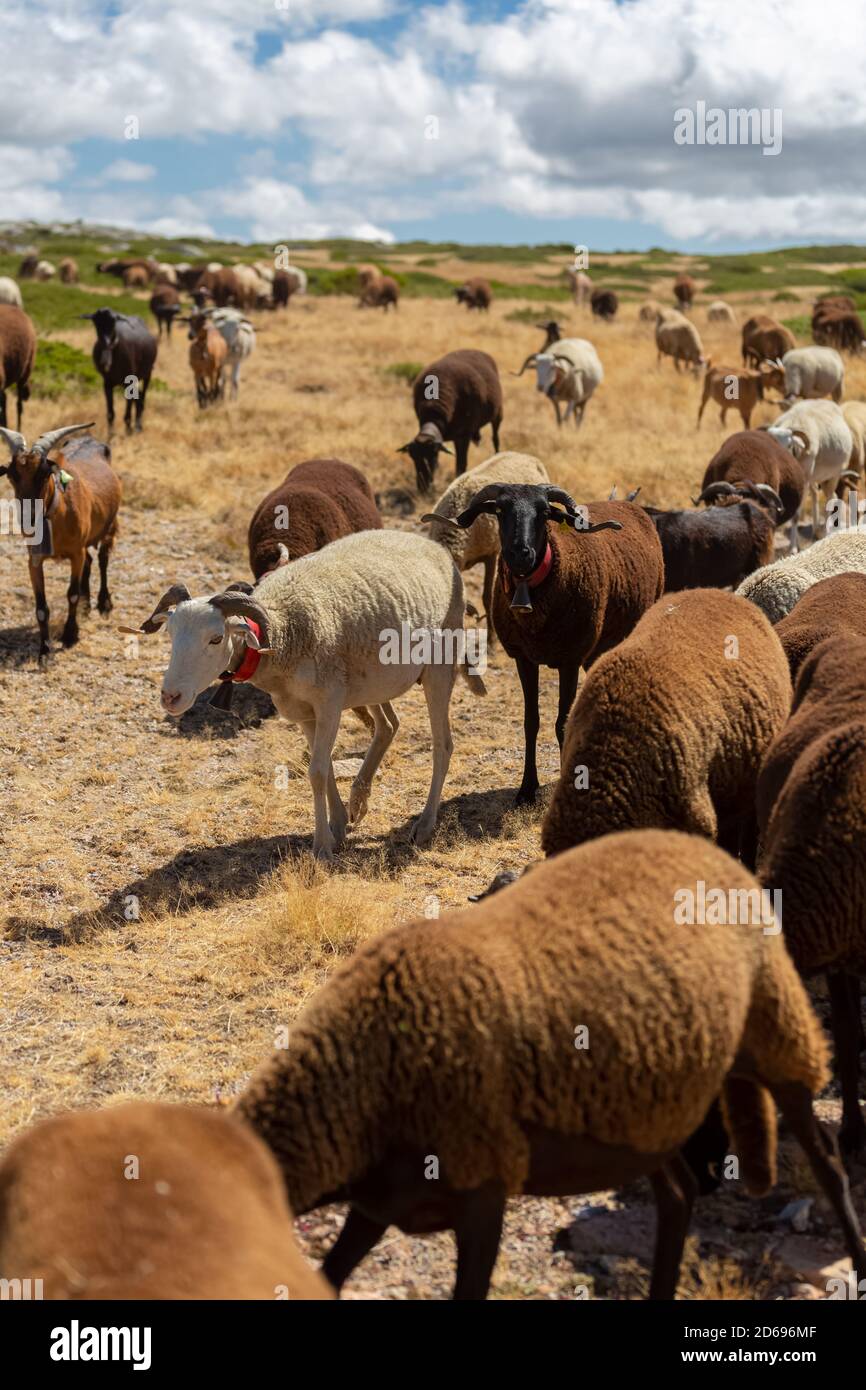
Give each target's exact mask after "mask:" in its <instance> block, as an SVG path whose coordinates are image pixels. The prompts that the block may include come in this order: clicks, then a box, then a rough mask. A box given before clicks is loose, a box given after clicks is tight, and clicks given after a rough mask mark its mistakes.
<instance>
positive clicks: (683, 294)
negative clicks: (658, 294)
mask: <svg viewBox="0 0 866 1390" xmlns="http://www.w3.org/2000/svg"><path fill="white" fill-rule="evenodd" d="M696 289H697V285H696V284H695V282H694V280H693V279H692V277H691V276H690V275H678V276H677V278H676V280H675V281H674V299H675V300H676V301H677V304H678V305H679V307H680V308H681V309H691V307H692V301H693V299H694V297H695V290H696Z"/></svg>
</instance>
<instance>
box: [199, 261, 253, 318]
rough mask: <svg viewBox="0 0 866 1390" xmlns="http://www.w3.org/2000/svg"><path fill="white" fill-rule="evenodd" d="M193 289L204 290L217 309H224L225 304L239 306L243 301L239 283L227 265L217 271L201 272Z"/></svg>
mask: <svg viewBox="0 0 866 1390" xmlns="http://www.w3.org/2000/svg"><path fill="white" fill-rule="evenodd" d="M195 288H196V289H197V290H206V291H207V292H208V293H209V294H210V296H211V298H212V299H213V302H214V304H215V305H216V307H217V308H218V309H224V308H225V307H226V305H227V304H240V303H241V300H242V299H243V290H242V288H241V284H240V281H239V280H238V277H237V276H236V275H235V273H234V271H233V270H232V269H231V267H230V266H227V265H223V266H220V268H219V270H205V271H202V273H201V275H200V276H199V278H198V280H197V281H196V285H195Z"/></svg>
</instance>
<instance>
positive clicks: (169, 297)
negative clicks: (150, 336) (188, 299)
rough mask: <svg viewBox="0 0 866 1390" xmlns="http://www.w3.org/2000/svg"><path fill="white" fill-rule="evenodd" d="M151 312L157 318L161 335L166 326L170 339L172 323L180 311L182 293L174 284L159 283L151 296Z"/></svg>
mask: <svg viewBox="0 0 866 1390" xmlns="http://www.w3.org/2000/svg"><path fill="white" fill-rule="evenodd" d="M150 312H151V313H152V314H153V316H154V318H155V319H156V324H157V332H158V334H159V337H160V338H161V337H162V330H163V328H164V329H165V336H166V338H168V339H170V338H171V325H172V323H173V322H174V319H175V315H176V314H179V313H180V295H179V294H178V292H177V290H176V289H175V288H174V286H173V285H165V284H163V285H157V287H156V288H155V290H154V292H153V294H152V295H151V296H150Z"/></svg>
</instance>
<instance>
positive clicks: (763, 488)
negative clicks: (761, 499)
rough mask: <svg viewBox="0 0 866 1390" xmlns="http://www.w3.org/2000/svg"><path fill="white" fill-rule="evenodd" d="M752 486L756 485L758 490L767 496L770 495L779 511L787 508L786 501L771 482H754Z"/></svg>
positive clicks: (755, 487)
mask: <svg viewBox="0 0 866 1390" xmlns="http://www.w3.org/2000/svg"><path fill="white" fill-rule="evenodd" d="M752 486H753V487H754V489H755V491H756V492H760V493H762V494H763V495H764V496H765V497H769V499H770V501H771V502H772V504H773V506H774V507H776V509H777V510H778V511H780V512H783V511H784V510H785V504H784V502H783V501H782V499H781V497H780V496H779V494H778V492H776V490H775V488H772V487H770V484H769V483H753V484H752Z"/></svg>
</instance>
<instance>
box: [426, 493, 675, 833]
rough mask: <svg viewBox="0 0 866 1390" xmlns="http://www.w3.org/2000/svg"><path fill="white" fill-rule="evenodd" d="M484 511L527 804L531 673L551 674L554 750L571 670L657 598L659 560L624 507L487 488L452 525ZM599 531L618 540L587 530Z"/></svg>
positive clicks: (534, 731)
mask: <svg viewBox="0 0 866 1390" xmlns="http://www.w3.org/2000/svg"><path fill="white" fill-rule="evenodd" d="M484 513H487V514H488V515H490V516H495V517H496V519H497V524H498V529H499V544H500V555H499V564H498V567H497V574H496V585H495V588H494V590H493V606H492V615H493V626H494V629H495V631H496V635H497V637H498V638H499V641H500V642H501V643H502V645H503V647H504V648H505V651H506V652H507V653H508V655H509V656H510V657H511V658H512V659H513V660H514V661H515V662H516V663H517V674H518V676H519V678H520V684H521V687H522V689H523V733H524V740H525V748H524V759H523V778H522V780H521V783H520V788H519V790H518V793H517V805H518V806H522V805H527V804H528V805H531V804H534V802H535V798H536V795H537V792H538V785H539V783H538V771H537V767H536V743H537V740H538V723H539V720H538V670H539V667H540V666H551V667H553V669H554V670H555V671H558V673H559V710H558V713H557V718H556V737H557V741H558V742H559V745H560V747H562V737H563V730H564V728H565V719H566V715H567V714H568V710H569V707H570V705H571V702H572V700H573V699H574V692H575V690H576V689H577V676H578V671H579V670H580V667H581V666H583V667H584V669H585V670H589V668H590V666H591V665H592V663H593V662H594V661H596V660H597V658H598V657H600V656H601V655H602V653H603V652H606V651H609V649H610V648H611V647H613V646H615V645H616V644H617V642H621V641H622V639H623V638H624V637H626V636H627V635H628V633H629V632H631V630H632V628H633V627H634V625H635V623H636V622H637V621H638V619H639V618H640V617H641V615H642V614H643V613H644V612H645V611H646V609H647V608H649V606H650V605H651V604H652V603H654V602H655V600H656V599H657V598H658V597H659V595H660V594H661V592H662V590H663V587H664V561H663V558H662V549H661V544H660V542H659V538H658V535H657V534H656V528H655V527H654V526H653V524H652V522H651V520H650V519H649V517H648V516H647V515H646V513H645V512H644V511H643V509H642V508H641V507H638V506H635V504H634V503H633V502H593V503H590V505H589V506H582V507H581V508H580V509H579V510H578V508H577V506H576V504H575V502H574V501H573V500H572V498H571V497H570V496H569V495H568V493H567V492H563V490H562V488H557V487H550V486H539V485H536V486H530V485H528V484H517V483H506V484H488V485H487V486H486V487H483V488H482V489H481V491H480V492H478V493H476V495H475V498H474V499H473V501H472V503H471V504H470V505H469V507H467V509H466V511H464V512H461V513H460V515H459V516H458V517H457V519H456V521H455V522H454V523H453V524H454V525H456V526H460V527H461V528H462V529H464V530H468V528H469V527H470V526H472V525H473V523H474V522H475V521H476V520H477V519H478V517H480V516H481V515H483V514H484ZM604 531H616V532H620V531H622V532H624V534H623V535H622V536H619V535H616V536H613V537H610V536H601V537H600V536H599V535H598V534H597V533H598V532H604ZM590 537H592V539H590ZM530 591H531V596H530Z"/></svg>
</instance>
